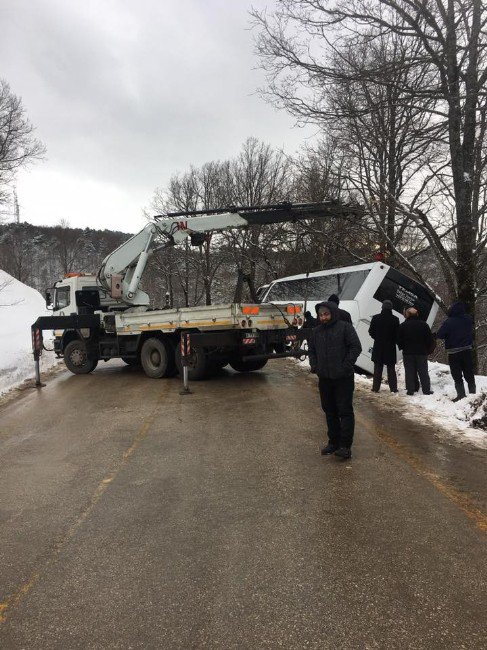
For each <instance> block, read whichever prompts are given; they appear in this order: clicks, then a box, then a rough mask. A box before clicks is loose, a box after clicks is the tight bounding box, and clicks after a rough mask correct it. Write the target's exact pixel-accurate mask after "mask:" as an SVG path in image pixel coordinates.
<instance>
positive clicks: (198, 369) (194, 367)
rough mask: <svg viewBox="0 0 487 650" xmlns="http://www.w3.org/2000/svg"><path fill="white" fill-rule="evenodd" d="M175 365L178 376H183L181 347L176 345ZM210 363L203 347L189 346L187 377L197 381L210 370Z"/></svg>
mask: <svg viewBox="0 0 487 650" xmlns="http://www.w3.org/2000/svg"><path fill="white" fill-rule="evenodd" d="M176 366H177V369H178V372H179V376H180V377H182V376H183V363H182V360H181V348H180V346H179V345H178V346H177V348H176ZM210 368H211V366H210V364H209V362H208V356H207V355H206V353H205V351H204V349H203V348H191V356H190V357H189V365H188V379H190V380H192V381H198V380H199V379H204V378H205V377H206V376H207V375H208V373H209V372H210Z"/></svg>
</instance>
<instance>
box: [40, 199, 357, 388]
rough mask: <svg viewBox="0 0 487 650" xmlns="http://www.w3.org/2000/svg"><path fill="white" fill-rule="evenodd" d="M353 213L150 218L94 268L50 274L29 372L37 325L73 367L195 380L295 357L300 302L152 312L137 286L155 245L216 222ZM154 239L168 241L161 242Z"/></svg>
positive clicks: (314, 210)
mask: <svg viewBox="0 0 487 650" xmlns="http://www.w3.org/2000/svg"><path fill="white" fill-rule="evenodd" d="M356 211H357V209H356V208H353V207H349V206H343V205H340V204H337V203H335V202H327V203H319V204H294V205H291V204H278V205H273V206H263V207H258V208H256V207H245V208H232V209H231V211H228V210H219V211H201V212H197V213H195V212H193V213H172V214H168V215H164V216H162V217H155V218H154V221H153V222H151V223H149V224H148V225H147V226H146V227H145V228H144V229H143V230H142V231H141V232H140V233H138V234H136V235H134V236H133V237H132V238H130V239H129V240H128V241H127V242H125V243H124V244H122V245H121V246H120V247H119V248H117V249H116V250H115V251H113V252H112V253H111V254H110V255H108V256H107V257H106V258H105V260H104V261H103V264H102V266H101V268H100V271H99V272H98V274H97V275H85V274H82V273H72V274H68V276H67V277H65V278H64V279H63V280H61V281H58V282H56V284H55V285H54V287H53V293H54V295H52V293H51V291H49V292H46V302H47V303H48V304H52V309H53V314H52V316H43V317H40V318H38V319H37V321H36V322H35V323H34V324H33V325H32V340H33V350H34V358H35V359H36V362H37V364H36V365H37V370H36V379H37V378H38V359H39V356H40V354H41V353H42V347H43V342H42V331H43V330H53V331H54V334H55V339H54V347H55V351H56V354H57V355H58V356H59V357H63V358H64V361H65V363H66V366H67V368H68V369H69V370H70V371H71V372H73V373H75V374H86V373H89V372H91V371H92V370H94V368H95V367H96V366H97V364H98V362H99V361H101V360H103V361H108V360H109V359H114V358H121V359H123V360H124V361H125V362H126V363H128V364H134V365H135V364H140V365H141V366H142V368H143V370H144V372H145V373H146V375H148V376H149V377H153V378H159V377H171V376H173V375H175V374H176V373H178V372H181V369H182V367H183V365H186V366H187V368H188V376H189V379H202V378H204V377H206V376H207V375H208V374H211V372H212V371H213V370H215V369H218V368H221V367H223V366H225V365H227V364H230V365H231V366H232V367H233V368H234V369H235V370H237V371H241V372H244V371H254V370H259V369H260V368H263V367H264V366H265V364H266V363H267V361H268V360H269V359H272V358H280V357H290V356H301V354H302V352H301V351H299V349H298V348H299V345H298V344H299V339H300V338H302V337H303V335H302V334H301V333H300V330H299V328H300V327H301V326H302V324H303V315H302V313H301V309H302V306H301V305H300V304H295V303H292V302H290V303H289V304H286V305H282V304H279V305H275V304H270V303H264V304H262V303H261V304H259V303H258V302H257V299H256V302H253V303H245V302H242V301H241V300H240V296H238V295H237V296H236V298H238V300H235V301H234V302H233V303H232V304H225V305H210V306H198V307H185V308H177V309H173V308H168V309H157V310H152V309H150V308H149V297H148V296H147V294H145V293H144V292H143V291H142V290H141V289H140V286H139V285H140V281H141V276H142V273H143V271H144V268H145V266H146V263H147V260H148V258H149V256H150V255H151V254H152V253H153V252H154V251H156V250H159V249H161V248H164V247H166V246H168V245H172V244H175V243H177V242H178V241H182V240H183V239H184V238H186V237H190V238H191V240H192V243H193V244H196V245H199V244H201V243H202V241H203V239H202V238H204V237H205V236H206V233H208V232H211V231H215V230H217V231H218V230H223V229H226V228H235V227H239V228H242V227H246V226H248V225H251V224H270V223H279V222H284V221H297V220H305V219H312V218H330V217H336V216H340V215H341V214H349V213H350V212H352V213H353V212H356ZM209 212H211V214H209ZM161 239H162V240H165V241H164V243H162V244H161ZM251 290H252V292H253V288H252V287H251ZM240 293H241V292H240ZM186 335H189V339H188V338H186ZM294 342H296V347H295V348H294V346H293V344H294ZM183 357H184V364H183ZM39 382H40V380H39Z"/></svg>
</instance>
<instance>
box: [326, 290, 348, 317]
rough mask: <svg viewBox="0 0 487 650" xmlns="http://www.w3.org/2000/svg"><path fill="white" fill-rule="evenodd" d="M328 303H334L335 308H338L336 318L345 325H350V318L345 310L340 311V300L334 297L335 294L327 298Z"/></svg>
mask: <svg viewBox="0 0 487 650" xmlns="http://www.w3.org/2000/svg"><path fill="white" fill-rule="evenodd" d="M328 302H334V303H335V304H336V306H337V307H338V318H339V319H340V320H344V321H345V322H346V323H351V322H352V317H351V316H350V314H349V313H348V311H346V310H345V309H340V307H339V304H340V298H339V297H338V296H337V295H336V293H332V294H331V296H330V297H329V298H328Z"/></svg>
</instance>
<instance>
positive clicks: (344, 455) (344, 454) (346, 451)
mask: <svg viewBox="0 0 487 650" xmlns="http://www.w3.org/2000/svg"><path fill="white" fill-rule="evenodd" d="M335 456H338V458H341V459H342V460H348V459H349V458H351V457H352V450H351V449H350V447H340V449H337V451H336V452H335Z"/></svg>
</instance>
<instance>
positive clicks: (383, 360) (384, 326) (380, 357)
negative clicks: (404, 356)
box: [369, 300, 399, 393]
mask: <svg viewBox="0 0 487 650" xmlns="http://www.w3.org/2000/svg"><path fill="white" fill-rule="evenodd" d="M398 329H399V318H398V317H397V316H394V314H393V313H392V302H391V301H390V300H384V302H383V303H382V311H381V313H380V314H375V316H372V320H371V322H370V327H369V334H370V336H371V338H373V339H374V347H373V348H372V361H373V362H374V379H373V382H372V390H373V392H374V393H378V392H379V390H380V385H381V382H382V371H383V370H384V366H386V368H387V381H388V382H389V388H390V391H391V393H397V375H396V363H397V351H396V341H397V331H398Z"/></svg>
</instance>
